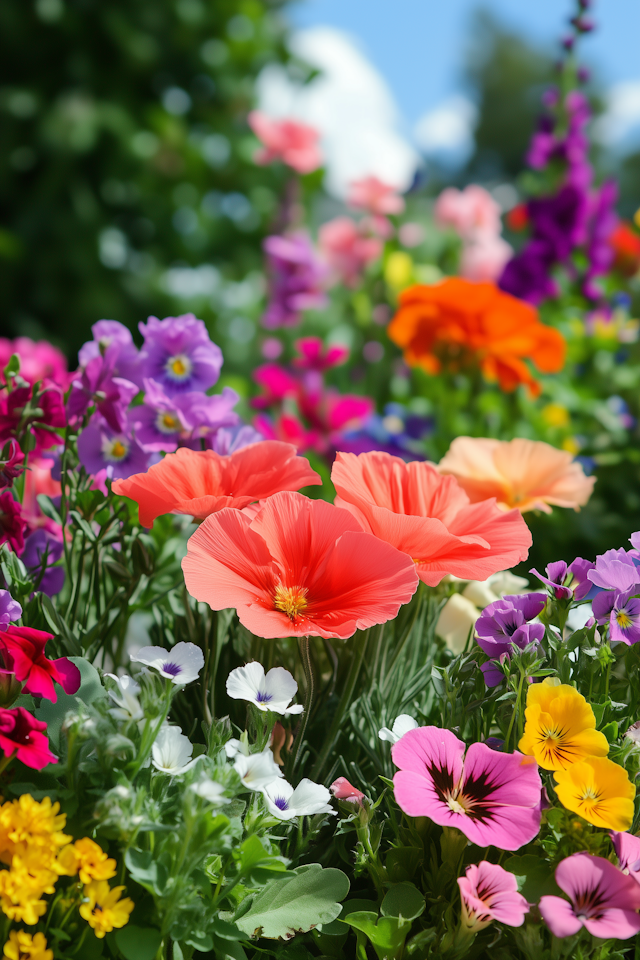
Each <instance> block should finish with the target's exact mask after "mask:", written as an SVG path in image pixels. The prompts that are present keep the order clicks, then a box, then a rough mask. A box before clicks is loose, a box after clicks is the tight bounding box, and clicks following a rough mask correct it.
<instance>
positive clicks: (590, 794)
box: [580, 787, 600, 800]
mask: <svg viewBox="0 0 640 960" xmlns="http://www.w3.org/2000/svg"><path fill="white" fill-rule="evenodd" d="M580 799H581V800H599V799H600V793H599V792H598V791H597V790H596V789H595V787H584V789H583V791H582V794H581V796H580Z"/></svg>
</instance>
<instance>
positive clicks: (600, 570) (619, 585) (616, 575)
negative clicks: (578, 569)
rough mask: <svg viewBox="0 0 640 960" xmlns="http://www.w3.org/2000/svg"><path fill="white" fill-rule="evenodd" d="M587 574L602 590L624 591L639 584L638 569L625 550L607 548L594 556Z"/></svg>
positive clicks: (639, 574)
mask: <svg viewBox="0 0 640 960" xmlns="http://www.w3.org/2000/svg"><path fill="white" fill-rule="evenodd" d="M587 576H588V578H589V580H590V581H591V583H593V584H595V586H596V587H600V588H601V589H602V590H617V591H619V592H620V593H624V592H625V591H627V590H630V589H631V588H632V587H634V586H636V585H638V584H640V571H639V570H638V568H637V567H636V565H635V563H634V562H633V557H631V556H630V555H629V554H628V553H627V551H626V550H624V549H623V548H622V547H620V548H619V549H618V550H607V551H606V553H603V554H601V555H600V556H598V557H596V562H595V567H594V569H592V570H589V572H588V573H587Z"/></svg>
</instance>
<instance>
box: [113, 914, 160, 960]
mask: <svg viewBox="0 0 640 960" xmlns="http://www.w3.org/2000/svg"><path fill="white" fill-rule="evenodd" d="M116 943H117V944H118V949H119V950H120V952H121V953H122V955H123V956H124V957H125V958H126V960H153V958H154V957H155V955H156V954H157V952H158V949H159V947H160V944H161V943H162V936H161V934H160V931H159V930H156V929H155V927H136V926H134V925H133V924H132V923H128V924H127V926H126V927H123V928H122V930H118V932H117V933H116Z"/></svg>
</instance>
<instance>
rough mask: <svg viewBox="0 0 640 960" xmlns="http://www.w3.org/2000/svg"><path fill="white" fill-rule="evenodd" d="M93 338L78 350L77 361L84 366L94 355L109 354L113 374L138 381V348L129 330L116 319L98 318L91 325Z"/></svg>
mask: <svg viewBox="0 0 640 960" xmlns="http://www.w3.org/2000/svg"><path fill="white" fill-rule="evenodd" d="M91 332H92V333H93V340H89V341H87V343H85V344H84V345H83V346H82V347H80V350H79V351H78V363H79V364H80V366H81V367H86V366H87V365H88V364H89V363H90V362H91V360H95V358H96V357H102V356H105V355H106V354H107V353H108V355H109V360H110V363H111V366H112V368H113V374H114V376H118V377H123V378H124V379H125V380H131V381H132V382H133V383H139V374H138V350H137V347H136V345H135V344H134V342H133V337H132V336H131V331H130V330H129V329H128V328H127V327H125V326H123V324H121V323H118V321H117V320H98V322H97V323H94V325H93V326H92V327H91Z"/></svg>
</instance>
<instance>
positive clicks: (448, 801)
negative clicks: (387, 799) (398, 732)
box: [391, 727, 542, 850]
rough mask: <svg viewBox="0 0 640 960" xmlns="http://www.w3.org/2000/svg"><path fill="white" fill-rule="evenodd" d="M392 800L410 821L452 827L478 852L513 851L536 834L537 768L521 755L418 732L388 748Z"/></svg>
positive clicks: (430, 730)
mask: <svg viewBox="0 0 640 960" xmlns="http://www.w3.org/2000/svg"><path fill="white" fill-rule="evenodd" d="M391 756H392V758H393V762H394V763H395V765H396V766H397V767H400V771H399V772H398V773H396V775H395V777H394V778H393V787H394V792H395V798H396V800H397V802H398V804H399V806H400V809H401V810H403V811H404V812H405V813H407V814H408V815H409V816H410V817H429V818H430V819H431V820H433V821H434V823H438V824H440V826H443V827H457V829H458V830H460V831H461V833H464V835H465V836H466V837H467V838H468V839H469V840H470V841H471V842H472V843H476V844H477V845H478V846H479V847H487V846H490V845H493V846H495V847H498V849H500V850H518V849H519V848H520V847H522V846H523V845H524V844H525V843H529V842H530V841H531V840H533V838H534V837H535V836H536V835H537V833H538V831H539V829H540V816H541V812H540V798H541V792H542V783H541V781H540V774H539V773H538V766H537V764H536V763H535V761H533V760H532V758H531V757H525V756H523V755H522V754H521V753H498V752H497V751H496V750H492V749H491V747H488V746H487V745H486V744H485V743H472V744H471V746H470V747H469V749H468V750H467V752H466V756H465V744H464V743H463V742H462V740H458V738H457V737H456V736H455V734H454V733H452V732H451V730H441V729H440V728H439V727H418V728H417V729H416V730H409V731H408V733H405V735H404V736H403V737H402V738H401V739H400V740H398V742H397V743H394V745H393V746H392V748H391Z"/></svg>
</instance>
